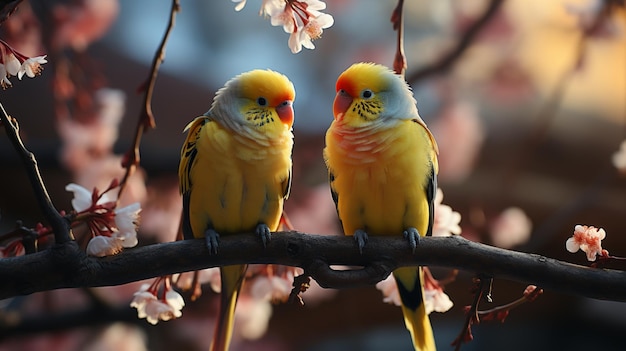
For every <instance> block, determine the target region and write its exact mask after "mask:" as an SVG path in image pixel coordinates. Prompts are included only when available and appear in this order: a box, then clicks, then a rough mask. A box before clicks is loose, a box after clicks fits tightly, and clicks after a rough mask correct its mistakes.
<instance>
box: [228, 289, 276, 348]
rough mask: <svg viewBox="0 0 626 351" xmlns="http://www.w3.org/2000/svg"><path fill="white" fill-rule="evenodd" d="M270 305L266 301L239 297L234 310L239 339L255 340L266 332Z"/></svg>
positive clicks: (270, 310) (270, 311) (270, 309)
mask: <svg viewBox="0 0 626 351" xmlns="http://www.w3.org/2000/svg"><path fill="white" fill-rule="evenodd" d="M271 316H272V305H271V304H270V302H269V301H267V300H261V299H255V298H252V297H250V296H241V297H240V298H239V301H238V302H237V308H236V309H235V324H236V325H237V331H238V333H239V335H241V337H243V338H245V339H248V340H256V339H258V338H260V337H261V336H263V335H264V334H265V332H266V331H267V327H268V325H269V320H270V317H271Z"/></svg>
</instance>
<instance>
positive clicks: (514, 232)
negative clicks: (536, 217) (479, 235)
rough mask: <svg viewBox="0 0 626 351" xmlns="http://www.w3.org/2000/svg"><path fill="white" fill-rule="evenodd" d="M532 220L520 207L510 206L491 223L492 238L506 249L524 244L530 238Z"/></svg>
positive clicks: (495, 243) (497, 244)
mask: <svg viewBox="0 0 626 351" xmlns="http://www.w3.org/2000/svg"><path fill="white" fill-rule="evenodd" d="M531 229H532V222H531V220H530V218H528V216H526V213H524V211H523V210H522V209H520V208H518V207H509V208H507V209H506V210H504V211H502V213H500V215H499V216H498V217H497V218H496V219H495V220H494V221H493V223H491V231H490V233H491V240H492V241H493V243H494V245H496V246H498V247H502V248H505V249H509V248H512V247H513V246H515V245H519V244H523V243H525V242H526V241H528V239H529V238H530V232H531Z"/></svg>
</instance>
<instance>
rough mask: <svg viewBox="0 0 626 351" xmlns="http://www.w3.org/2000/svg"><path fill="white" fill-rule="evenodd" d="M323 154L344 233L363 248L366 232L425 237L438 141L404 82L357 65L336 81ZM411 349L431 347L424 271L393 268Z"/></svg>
mask: <svg viewBox="0 0 626 351" xmlns="http://www.w3.org/2000/svg"><path fill="white" fill-rule="evenodd" d="M336 90H337V95H336V97H335V101H334V104H333V112H334V117H335V118H334V120H333V122H332V124H331V126H330V128H329V129H328V132H327V133H326V148H325V149H324V158H325V161H326V165H327V166H328V169H329V173H330V186H331V192H332V195H333V199H334V200H335V204H336V206H337V213H338V215H339V219H340V220H341V223H342V225H343V230H344V233H345V234H346V235H354V238H355V240H356V241H357V243H358V246H359V249H360V250H363V248H364V247H365V244H366V242H367V237H368V235H404V237H406V238H407V239H408V241H409V243H410V245H411V246H412V248H415V246H416V244H419V238H420V235H431V233H432V227H433V206H434V205H433V199H434V195H435V191H436V189H437V184H436V174H437V170H438V164H437V153H438V150H437V144H436V143H435V139H434V138H433V136H432V134H431V133H430V131H429V130H428V128H427V127H426V124H425V123H424V121H422V119H421V118H420V116H419V114H418V112H417V106H416V102H415V99H414V97H413V94H412V92H411V90H410V88H409V86H408V84H407V83H406V82H405V80H404V79H403V78H402V77H401V76H399V75H397V74H395V73H394V72H393V71H391V70H389V69H388V68H387V67H385V66H381V65H377V64H373V63H357V64H354V65H352V66H351V67H349V68H348V69H347V70H345V71H344V72H343V73H342V74H341V75H340V76H339V78H338V79H337V84H336ZM393 276H394V278H395V280H396V283H397V285H398V291H399V293H400V298H401V300H402V312H403V314H404V320H405V324H406V327H407V329H408V330H409V332H410V333H411V337H412V339H413V345H414V347H415V349H416V350H423V351H424V350H435V340H434V337H433V332H432V328H431V326H430V321H429V319H428V315H427V314H426V311H425V308H424V303H423V286H422V283H421V282H422V280H423V272H422V269H421V268H419V269H417V268H415V267H403V268H398V269H397V270H395V271H394V272H393Z"/></svg>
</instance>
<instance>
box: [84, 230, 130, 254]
mask: <svg viewBox="0 0 626 351" xmlns="http://www.w3.org/2000/svg"><path fill="white" fill-rule="evenodd" d="M86 251H87V255H89V256H95V257H104V256H111V255H115V254H118V253H119V252H120V251H122V241H121V240H119V239H117V238H113V237H109V236H102V235H98V236H95V237H93V238H91V240H89V243H88V244H87V250H86Z"/></svg>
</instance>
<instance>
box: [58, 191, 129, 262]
mask: <svg viewBox="0 0 626 351" xmlns="http://www.w3.org/2000/svg"><path fill="white" fill-rule="evenodd" d="M117 186H118V183H117V181H115V180H114V181H113V182H111V185H110V186H109V187H108V188H107V189H106V190H105V191H104V192H102V193H98V191H97V189H94V191H93V192H89V190H87V189H86V188H84V187H82V186H80V185H78V184H74V183H71V184H68V185H67V186H66V187H65V190H67V191H71V192H73V193H74V198H73V199H72V207H73V208H74V211H75V212H76V213H75V216H74V222H75V223H73V225H76V224H79V223H85V224H86V225H87V227H88V228H89V231H90V233H91V235H92V238H91V240H90V241H89V243H88V244H87V254H89V255H91V256H97V257H103V256H107V255H114V254H117V253H119V252H120V251H121V250H122V248H128V247H134V246H136V245H137V227H138V225H139V213H140V212H141V206H140V204H139V203H138V202H135V203H132V204H130V205H128V206H125V207H121V208H116V206H117V203H116V202H115V201H114V200H115V198H112V196H111V195H109V194H110V191H111V190H112V189H114V188H116V187H117Z"/></svg>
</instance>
